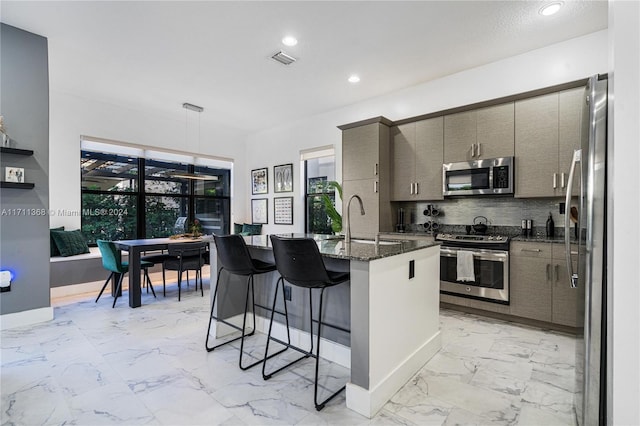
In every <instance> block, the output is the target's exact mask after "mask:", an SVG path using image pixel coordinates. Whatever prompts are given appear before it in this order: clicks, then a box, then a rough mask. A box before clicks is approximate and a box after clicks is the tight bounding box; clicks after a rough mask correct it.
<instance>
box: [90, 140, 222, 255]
mask: <svg viewBox="0 0 640 426" xmlns="http://www.w3.org/2000/svg"><path fill="white" fill-rule="evenodd" d="M81 168H82V232H83V234H84V235H85V237H86V239H87V242H88V243H89V244H95V242H96V240H97V239H106V240H118V239H135V238H158V237H168V236H170V235H174V234H181V233H185V232H188V231H189V224H191V223H193V221H194V220H195V219H198V220H199V221H200V223H201V225H202V230H203V232H204V233H205V234H228V233H229V222H230V221H229V218H230V216H231V204H230V180H231V171H230V170H228V169H223V168H214V167H207V166H194V165H192V164H187V163H182V162H173V161H164V160H162V161H161V160H155V159H146V158H140V157H135V156H132V155H120V154H110V153H102V152H93V151H88V150H83V151H81ZM141 171H142V172H141Z"/></svg>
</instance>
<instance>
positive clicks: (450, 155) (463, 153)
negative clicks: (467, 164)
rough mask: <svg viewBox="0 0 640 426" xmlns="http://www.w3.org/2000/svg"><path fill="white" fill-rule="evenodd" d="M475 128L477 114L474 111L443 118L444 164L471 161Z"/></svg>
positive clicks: (474, 141)
mask: <svg viewBox="0 0 640 426" xmlns="http://www.w3.org/2000/svg"><path fill="white" fill-rule="evenodd" d="M476 126H477V113H476V111H475V110H472V111H464V112H459V113H456V114H450V115H445V116H444V162H445V163H456V162H459V161H470V160H472V159H473V157H474V156H475V143H476V130H477V129H476ZM472 150H473V152H472ZM472 154H473V155H472Z"/></svg>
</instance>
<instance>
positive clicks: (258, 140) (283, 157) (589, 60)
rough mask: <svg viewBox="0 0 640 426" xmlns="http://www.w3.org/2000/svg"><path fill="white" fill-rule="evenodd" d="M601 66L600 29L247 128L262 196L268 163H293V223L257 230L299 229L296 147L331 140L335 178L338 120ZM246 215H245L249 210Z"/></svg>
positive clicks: (499, 91) (417, 110)
mask: <svg viewBox="0 0 640 426" xmlns="http://www.w3.org/2000/svg"><path fill="white" fill-rule="evenodd" d="M607 71H608V66H607V31H606V30H604V31H599V32H596V33H593V34H590V35H586V36H583V37H579V38H575V39H572V40H569V41H567V42H564V43H559V44H556V45H553V46H550V47H546V48H543V49H538V50H534V51H531V52H528V53H525V54H522V55H519V56H514V57H512V58H509V59H505V60H502V61H499V62H494V63H492V64H488V65H485V66H482V67H478V68H474V69H470V70H467V71H463V72H460V73H458V74H454V75H450V76H446V77H443V78H440V79H438V80H434V81H431V82H428V83H424V84H421V85H418V86H414V87H411V88H408V89H405V90H402V91H398V92H393V93H391V94H388V95H385V96H381V97H378V98H374V99H370V100H368V101H365V102H361V103H358V104H354V105H351V106H348V107H345V108H342V109H339V110H334V111H329V112H327V113H324V114H320V115H316V116H313V117H309V118H307V119H304V120H300V121H298V122H295V123H292V124H288V125H284V126H281V127H277V128H274V129H271V130H267V131H263V132H260V133H256V134H253V135H251V136H250V137H249V138H248V143H247V170H250V169H255V168H260V167H269V174H270V176H269V179H270V186H269V194H268V197H269V198H273V197H274V193H273V185H272V183H271V179H272V174H273V166H274V165H277V164H283V163H293V164H294V176H295V182H296V183H297V186H296V187H294V193H293V194H295V197H296V198H295V206H294V225H292V226H284V225H273V224H270V225H266V226H264V227H263V232H264V233H277V232H303V231H304V199H303V197H302V194H303V192H302V191H304V187H302V186H301V179H300V175H301V171H300V164H299V163H300V161H299V159H300V150H303V149H309V148H313V147H319V146H323V145H329V144H333V145H334V146H335V148H336V175H337V176H336V179H337V180H338V181H341V180H342V166H341V164H342V159H341V158H340V153H341V152H342V146H341V132H340V130H338V129H337V127H336V126H338V125H341V124H346V123H351V122H354V121H358V120H363V119H367V118H371V117H376V116H380V115H382V116H385V117H387V118H389V119H391V120H399V119H403V118H408V117H413V116H418V115H422V114H427V113H430V112H435V111H441V110H444V109H448V108H452V107H457V106H462V105H467V104H472V103H475V102H480V101H484V100H489V99H495V98H499V97H502V96H507V95H512V94H517V93H522V92H526V91H529V90H534V89H539V88H543V87H548V86H552V85H555V84H561V83H566V82H569V81H574V80H578V79H581V78H586V77H588V76H590V75H593V74H597V73H606V72H607ZM362 84H366V82H363V83H362ZM248 173H249V172H248V171H247V172H246V174H248ZM246 194H249V195H246ZM250 194H251V191H249V190H247V191H246V192H245V197H246V199H247V206H249V205H250V204H249V201H248V200H249V199H250V198H251V195H250ZM287 195H291V194H287ZM254 198H258V196H254ZM247 217H248V218H249V219H250V217H251V214H250V211H249V212H247ZM269 221H270V222H271V223H273V201H272V200H269Z"/></svg>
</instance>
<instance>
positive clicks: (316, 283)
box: [262, 235, 350, 411]
mask: <svg viewBox="0 0 640 426" xmlns="http://www.w3.org/2000/svg"><path fill="white" fill-rule="evenodd" d="M271 245H272V246H273V256H274V257H275V260H276V267H277V269H278V272H279V273H280V275H281V276H280V278H279V279H278V282H277V283H276V291H275V295H274V298H273V309H272V311H271V320H270V321H269V332H268V334H267V347H266V349H265V359H264V361H265V362H264V364H263V366H262V377H263V378H264V379H265V380H268V379H270V378H271V377H272V376H273V375H274V374H276V373H278V372H279V371H282V370H284V369H285V368H287V367H289V366H291V365H293V364H295V363H297V362H298V361H301V360H303V359H305V358H308V357H313V358H315V359H316V371H315V378H314V390H313V402H314V404H315V406H316V410H318V411H320V410H322V409H323V408H324V406H325V404H326V403H327V402H329V401H330V400H332V399H333V398H335V397H336V396H337V395H338V394H339V393H340V392H342V391H343V390H344V389H345V387H346V385H345V386H343V387H341V388H340V389H338V390H337V391H335V392H334V393H332V394H331V395H330V396H329V397H327V398H325V399H324V400H323V401H320V402H318V373H319V367H320V336H321V334H322V326H323V322H322V314H323V312H322V308H323V298H324V291H325V290H326V289H327V288H329V287H333V286H335V285H338V284H341V283H344V282H346V281H349V279H350V276H349V272H335V271H330V270H327V268H326V267H325V264H324V261H323V260H322V255H321V254H320V250H319V249H318V246H317V244H316V242H315V241H314V240H313V239H312V238H282V237H278V236H276V235H271ZM285 281H287V282H288V283H290V284H292V285H295V286H298V287H302V288H308V289H309V318H310V322H309V323H310V324H311V330H310V333H309V334H310V336H311V348H310V349H309V350H308V351H306V350H304V349H302V348H299V347H295V346H292V345H291V344H289V345H288V347H289V348H291V349H294V350H296V351H298V352H301V353H302V354H303V356H302V357H300V358H297V359H295V360H293V361H291V362H290V363H288V364H286V365H284V366H282V367H280V368H278V369H276V370H274V371H272V372H270V373H266V367H267V362H266V361H267V359H268V358H270V356H269V342H270V341H271V340H273V339H272V337H271V331H272V327H273V316H274V315H273V314H274V313H275V307H276V301H277V297H278V284H281V285H282V292H283V293H284V282H285ZM313 289H319V290H320V307H319V313H318V334H317V345H316V346H317V351H316V353H314V351H313V311H312V306H313V299H312V294H313V293H312V290H313ZM285 312H286V299H285ZM287 328H288V324H287ZM285 349H286V348H285Z"/></svg>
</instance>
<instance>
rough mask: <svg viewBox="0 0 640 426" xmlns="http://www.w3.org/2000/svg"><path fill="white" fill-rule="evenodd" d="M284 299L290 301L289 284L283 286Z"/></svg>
mask: <svg viewBox="0 0 640 426" xmlns="http://www.w3.org/2000/svg"><path fill="white" fill-rule="evenodd" d="M284 300H288V301H291V286H290V285H285V286H284Z"/></svg>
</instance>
